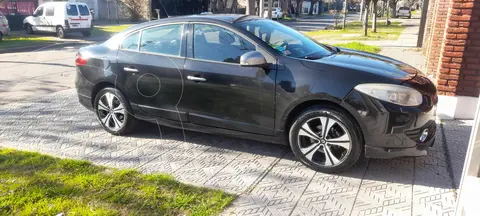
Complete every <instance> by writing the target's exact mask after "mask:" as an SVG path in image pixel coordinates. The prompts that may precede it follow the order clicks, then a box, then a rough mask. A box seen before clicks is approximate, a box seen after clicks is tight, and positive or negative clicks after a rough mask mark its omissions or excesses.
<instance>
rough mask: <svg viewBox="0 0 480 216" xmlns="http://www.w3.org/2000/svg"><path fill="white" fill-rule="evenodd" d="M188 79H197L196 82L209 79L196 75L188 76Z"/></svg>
mask: <svg viewBox="0 0 480 216" xmlns="http://www.w3.org/2000/svg"><path fill="white" fill-rule="evenodd" d="M187 79H188V80H192V81H195V82H205V81H207V80H206V79H205V78H202V77H196V76H187Z"/></svg>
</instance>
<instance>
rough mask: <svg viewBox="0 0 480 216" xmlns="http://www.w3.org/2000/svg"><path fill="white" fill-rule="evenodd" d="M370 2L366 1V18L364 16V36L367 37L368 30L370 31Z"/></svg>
mask: <svg viewBox="0 0 480 216" xmlns="http://www.w3.org/2000/svg"><path fill="white" fill-rule="evenodd" d="M369 4H370V1H369V0H365V5H364V10H365V12H364V16H363V29H362V30H363V36H365V37H366V36H367V29H368V9H369Z"/></svg>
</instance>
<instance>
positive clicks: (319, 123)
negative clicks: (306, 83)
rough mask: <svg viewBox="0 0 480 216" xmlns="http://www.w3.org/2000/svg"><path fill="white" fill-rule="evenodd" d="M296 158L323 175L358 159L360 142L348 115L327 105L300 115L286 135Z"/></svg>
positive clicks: (360, 148)
mask: <svg viewBox="0 0 480 216" xmlns="http://www.w3.org/2000/svg"><path fill="white" fill-rule="evenodd" d="M289 140H290V146H291V147H292V151H293V153H294V154H295V156H296V157H297V158H298V159H299V160H300V161H301V162H302V163H303V164H305V165H306V166H308V167H310V168H311V169H314V170H316V171H320V172H325V173H334V172H340V171H343V170H345V169H348V168H350V167H351V166H352V165H354V164H355V163H356V162H357V160H358V159H359V158H360V155H361V153H362V146H363V140H362V138H361V135H360V132H359V130H358V129H356V127H355V120H354V119H352V117H350V116H349V115H348V114H346V113H344V112H343V111H340V110H338V109H335V108H333V107H329V106H314V107H311V108H309V109H307V110H306V111H304V112H302V113H301V114H300V115H299V116H298V117H297V118H296V120H295V121H294V123H293V125H292V127H291V128H290V132H289Z"/></svg>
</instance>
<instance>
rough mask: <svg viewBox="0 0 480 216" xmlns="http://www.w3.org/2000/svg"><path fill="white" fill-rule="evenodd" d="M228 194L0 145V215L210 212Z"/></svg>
mask: <svg viewBox="0 0 480 216" xmlns="http://www.w3.org/2000/svg"><path fill="white" fill-rule="evenodd" d="M234 198H235V197H234V196H233V195H230V194H227V193H224V192H222V191H219V190H211V189H204V188H198V187H193V186H190V185H186V184H182V183H180V182H178V181H175V180H174V179H173V178H172V177H171V176H169V175H165V174H150V175H145V174H141V173H139V172H136V171H133V170H117V169H108V168H105V167H101V166H96V165H92V164H91V163H90V162H87V161H79V160H69V159H59V158H54V157H50V156H46V155H42V154H38V153H31V152H24V151H16V150H10V149H0V215H57V214H60V213H63V214H64V215H215V214H218V213H219V212H221V210H222V209H223V208H225V207H226V206H227V205H228V204H229V203H230V202H231V201H232V200H233V199H234Z"/></svg>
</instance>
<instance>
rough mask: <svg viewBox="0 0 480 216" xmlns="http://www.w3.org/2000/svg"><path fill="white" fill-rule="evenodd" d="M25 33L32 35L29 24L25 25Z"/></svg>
mask: <svg viewBox="0 0 480 216" xmlns="http://www.w3.org/2000/svg"><path fill="white" fill-rule="evenodd" d="M25 32H26V33H27V34H33V33H34V32H33V28H32V25H30V24H25Z"/></svg>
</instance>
